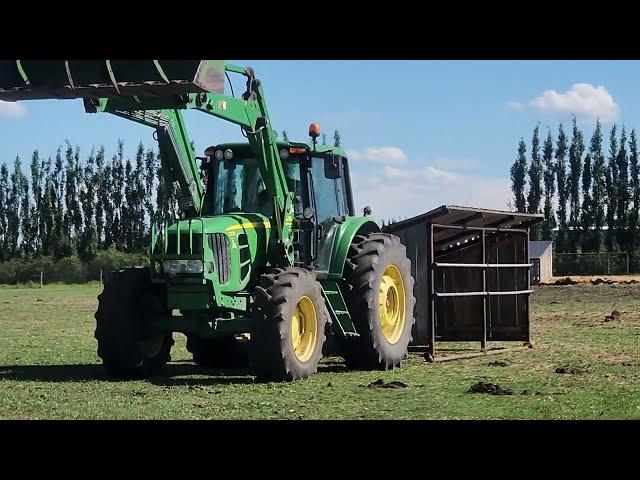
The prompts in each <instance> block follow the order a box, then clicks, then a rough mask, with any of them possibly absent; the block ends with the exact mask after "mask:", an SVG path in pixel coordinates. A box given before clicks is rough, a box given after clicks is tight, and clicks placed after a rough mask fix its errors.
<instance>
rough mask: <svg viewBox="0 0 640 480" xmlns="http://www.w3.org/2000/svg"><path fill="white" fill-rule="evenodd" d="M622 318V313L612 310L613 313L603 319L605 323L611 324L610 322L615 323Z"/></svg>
mask: <svg viewBox="0 0 640 480" xmlns="http://www.w3.org/2000/svg"><path fill="white" fill-rule="evenodd" d="M621 318H622V313H620V312H619V311H618V310H614V311H613V312H611V315H607V316H605V317H604V321H605V322H612V321H614V320H615V321H617V320H620V319H621Z"/></svg>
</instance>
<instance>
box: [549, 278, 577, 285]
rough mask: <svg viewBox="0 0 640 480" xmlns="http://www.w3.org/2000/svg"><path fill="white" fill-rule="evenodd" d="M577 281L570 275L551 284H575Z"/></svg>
mask: <svg viewBox="0 0 640 480" xmlns="http://www.w3.org/2000/svg"><path fill="white" fill-rule="evenodd" d="M577 283H578V282H577V281H575V280H573V279H572V278H571V277H565V278H559V279H558V280H556V281H555V282H553V283H552V284H551V285H576V284H577Z"/></svg>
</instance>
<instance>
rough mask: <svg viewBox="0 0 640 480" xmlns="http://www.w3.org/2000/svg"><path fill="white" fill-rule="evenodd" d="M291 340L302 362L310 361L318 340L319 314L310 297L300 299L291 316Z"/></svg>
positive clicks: (294, 350)
mask: <svg viewBox="0 0 640 480" xmlns="http://www.w3.org/2000/svg"><path fill="white" fill-rule="evenodd" d="M291 341H292V342H293V352H294V353H295V355H296V358H297V359H298V360H300V361H301V362H306V361H308V360H309V359H310V358H311V356H312V355H313V352H314V351H315V349H316V342H317V341H318V316H317V314H316V307H315V306H314V305H313V302H312V301H311V299H310V298H309V297H302V298H301V299H300V300H298V303H297V304H296V306H295V308H294V310H293V316H292V317H291Z"/></svg>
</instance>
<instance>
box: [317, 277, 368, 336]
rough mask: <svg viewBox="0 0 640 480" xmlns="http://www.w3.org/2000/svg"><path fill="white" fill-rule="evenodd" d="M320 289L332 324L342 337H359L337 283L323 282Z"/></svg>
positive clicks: (331, 281) (332, 281)
mask: <svg viewBox="0 0 640 480" xmlns="http://www.w3.org/2000/svg"><path fill="white" fill-rule="evenodd" d="M321 287H322V295H323V296H324V298H325V300H326V301H327V310H328V311H329V315H330V316H331V320H332V322H333V324H334V325H337V326H338V328H339V329H340V333H342V335H343V336H344V337H359V336H360V335H358V332H356V328H355V326H354V325H353V322H352V321H351V315H350V314H349V311H348V310H347V305H346V303H345V301H344V297H343V296H342V292H341V291H340V287H339V286H338V283H337V282H336V281H334V280H324V281H322V282H321Z"/></svg>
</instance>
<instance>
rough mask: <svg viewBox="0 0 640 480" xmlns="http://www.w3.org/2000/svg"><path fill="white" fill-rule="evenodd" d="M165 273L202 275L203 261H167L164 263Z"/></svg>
mask: <svg viewBox="0 0 640 480" xmlns="http://www.w3.org/2000/svg"><path fill="white" fill-rule="evenodd" d="M162 266H163V267H164V271H165V272H167V273H168V274H169V275H176V274H179V273H202V271H203V265H202V260H165V261H164V262H162Z"/></svg>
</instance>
